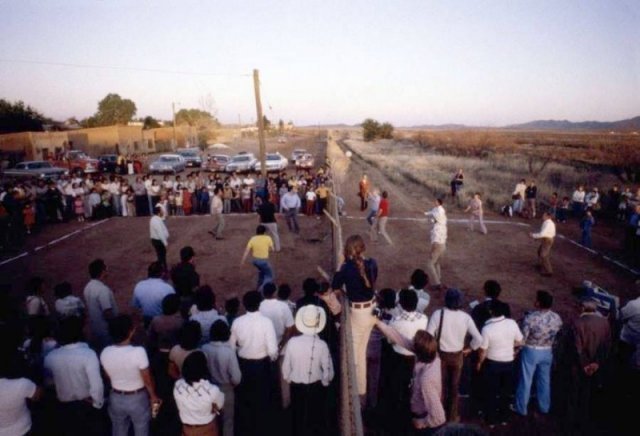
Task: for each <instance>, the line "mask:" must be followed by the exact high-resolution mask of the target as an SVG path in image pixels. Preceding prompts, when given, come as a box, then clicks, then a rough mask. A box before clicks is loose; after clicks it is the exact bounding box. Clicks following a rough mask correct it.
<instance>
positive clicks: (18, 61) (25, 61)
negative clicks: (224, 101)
mask: <svg viewBox="0 0 640 436" xmlns="http://www.w3.org/2000/svg"><path fill="white" fill-rule="evenodd" d="M0 62H4V63H16V64H30V65H49V66H58V67H70V68H89V69H101V70H117V71H137V72H145V73H163V74H179V75H184V76H226V77H251V74H238V73H236V74H230V73H205V72H196V71H179V70H164V69H161V68H139V67H123V66H114V65H91V64H72V63H67V62H50V61H36V60H28V59H0Z"/></svg>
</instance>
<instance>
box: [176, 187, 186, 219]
mask: <svg viewBox="0 0 640 436" xmlns="http://www.w3.org/2000/svg"><path fill="white" fill-rule="evenodd" d="M175 207H176V215H177V216H184V210H183V209H182V186H178V187H177V188H176V192H175Z"/></svg>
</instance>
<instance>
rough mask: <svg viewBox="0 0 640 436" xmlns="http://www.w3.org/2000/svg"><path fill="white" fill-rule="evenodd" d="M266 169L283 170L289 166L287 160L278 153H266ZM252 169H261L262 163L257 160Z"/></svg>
mask: <svg viewBox="0 0 640 436" xmlns="http://www.w3.org/2000/svg"><path fill="white" fill-rule="evenodd" d="M264 162H265V165H266V167H267V171H283V170H285V169H287V166H289V161H288V160H287V158H286V157H284V156H283V155H281V154H280V153H267V155H266V156H265V159H264ZM253 169H254V171H261V170H262V165H261V162H260V161H259V160H258V161H256V163H255V165H254V166H253Z"/></svg>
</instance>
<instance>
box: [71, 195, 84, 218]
mask: <svg viewBox="0 0 640 436" xmlns="http://www.w3.org/2000/svg"><path fill="white" fill-rule="evenodd" d="M73 211H74V212H75V214H76V219H77V220H78V222H79V223H82V222H84V199H83V198H82V196H81V195H76V197H75V198H74V199H73Z"/></svg>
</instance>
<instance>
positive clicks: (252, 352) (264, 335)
mask: <svg viewBox="0 0 640 436" xmlns="http://www.w3.org/2000/svg"><path fill="white" fill-rule="evenodd" d="M256 333H258V334H256ZM231 343H232V346H236V347H237V349H238V356H239V357H244V358H246V359H263V358H265V357H267V356H270V355H271V356H272V357H275V355H273V354H272V353H273V346H272V345H273V344H277V341H276V332H275V329H274V327H273V323H272V322H271V320H270V319H269V318H267V317H266V316H264V315H262V314H261V313H260V312H258V311H256V312H249V313H246V314H244V315H242V316H240V317H238V318H236V319H235V321H233V325H232V326H231ZM276 348H277V346H276ZM276 351H277V350H276Z"/></svg>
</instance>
